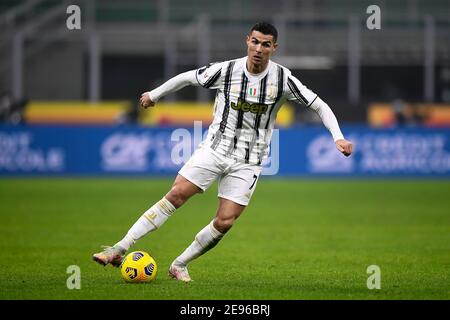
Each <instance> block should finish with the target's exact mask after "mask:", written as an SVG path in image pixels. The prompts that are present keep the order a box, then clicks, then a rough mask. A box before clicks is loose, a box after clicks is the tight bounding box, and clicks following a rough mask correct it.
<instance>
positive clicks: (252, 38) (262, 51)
mask: <svg viewBox="0 0 450 320" xmlns="http://www.w3.org/2000/svg"><path fill="white" fill-rule="evenodd" d="M277 46H278V44H276V43H275V42H274V41H273V36H272V35H270V34H264V33H261V32H259V31H255V30H253V31H252V33H251V34H249V35H248V36H247V56H248V59H249V62H250V63H251V64H253V65H254V66H256V67H260V66H265V65H267V63H268V61H269V59H270V57H271V56H272V53H273V52H274V51H275V50H276V48H277Z"/></svg>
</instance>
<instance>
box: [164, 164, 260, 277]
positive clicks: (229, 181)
mask: <svg viewBox="0 0 450 320" xmlns="http://www.w3.org/2000/svg"><path fill="white" fill-rule="evenodd" d="M260 172H261V167H260V166H255V165H249V164H237V165H235V166H234V167H233V168H232V169H231V171H230V172H228V173H227V174H225V175H224V176H222V177H221V178H220V180H219V208H218V210H217V213H216V217H215V218H214V220H213V221H212V222H211V223H209V224H208V225H207V226H206V227H204V228H203V229H202V230H201V231H200V232H199V233H198V234H197V235H196V237H195V239H194V241H193V242H192V243H191V245H190V246H189V247H188V248H186V250H185V251H184V252H183V253H182V254H181V255H180V256H178V257H177V258H176V259H175V260H174V262H173V263H172V265H171V266H170V268H169V275H170V276H171V277H173V278H175V279H178V280H182V281H190V280H191V278H190V276H189V273H188V270H187V264H188V263H189V262H191V261H192V260H194V259H196V258H198V257H199V256H201V255H202V254H204V253H206V252H207V251H209V250H210V249H212V248H214V247H215V246H216V245H217V243H218V242H219V241H220V239H222V237H223V236H224V234H225V233H226V232H228V230H230V229H231V227H232V226H233V224H234V222H235V221H236V219H237V218H239V216H240V215H241V214H242V212H243V211H244V209H245V207H246V206H247V205H248V203H249V201H250V198H251V196H252V195H253V191H254V190H255V188H256V182H257V179H258V177H259V174H260Z"/></svg>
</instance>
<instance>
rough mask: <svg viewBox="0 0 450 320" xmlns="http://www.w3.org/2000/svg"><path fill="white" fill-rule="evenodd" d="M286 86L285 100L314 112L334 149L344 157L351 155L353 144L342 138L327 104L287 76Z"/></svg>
mask: <svg viewBox="0 0 450 320" xmlns="http://www.w3.org/2000/svg"><path fill="white" fill-rule="evenodd" d="M287 86H288V89H289V90H288V96H287V99H288V100H296V101H297V102H299V103H300V104H303V105H306V106H307V107H308V108H310V109H312V110H314V111H315V112H316V113H317V114H318V115H319V117H320V119H322V122H323V124H324V125H325V127H326V128H327V129H328V131H330V133H331V135H332V136H333V140H334V143H335V144H336V148H337V149H338V150H339V151H340V152H341V153H342V154H343V155H345V156H346V157H348V156H349V155H351V154H352V152H353V144H352V143H351V142H350V141H348V140H346V139H345V138H344V135H343V134H342V132H341V129H340V128H339V124H338V121H337V119H336V116H335V115H334V113H333V111H332V110H331V108H330V107H329V106H328V104H326V103H325V101H323V100H322V99H321V98H320V97H319V96H318V95H317V94H315V93H314V92H312V91H311V90H310V89H308V88H307V87H306V86H305V85H303V84H302V83H301V82H300V80H298V79H297V78H295V77H294V76H292V75H288V78H287Z"/></svg>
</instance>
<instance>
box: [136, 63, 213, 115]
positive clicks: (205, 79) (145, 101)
mask: <svg viewBox="0 0 450 320" xmlns="http://www.w3.org/2000/svg"><path fill="white" fill-rule="evenodd" d="M221 75H222V63H216V64H210V65H209V66H205V67H203V68H200V69H196V70H191V71H187V72H184V73H181V74H179V75H177V76H175V77H173V78H171V79H169V80H168V81H166V82H165V83H164V84H162V85H161V86H159V87H158V88H156V89H154V90H152V91H147V92H144V93H143V94H142V95H141V99H140V104H141V106H142V107H144V108H148V107H153V106H154V105H155V103H156V102H158V100H159V99H161V98H162V97H164V96H166V95H168V94H169V93H172V92H176V91H178V90H180V89H182V88H184V87H186V86H189V85H192V86H202V87H204V88H208V89H217V88H218V87H219V86H220V83H221Z"/></svg>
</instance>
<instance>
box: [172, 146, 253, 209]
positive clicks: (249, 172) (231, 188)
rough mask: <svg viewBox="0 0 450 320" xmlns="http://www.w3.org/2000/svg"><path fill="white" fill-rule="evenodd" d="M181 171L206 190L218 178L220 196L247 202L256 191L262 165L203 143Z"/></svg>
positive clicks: (242, 203) (242, 202)
mask: <svg viewBox="0 0 450 320" xmlns="http://www.w3.org/2000/svg"><path fill="white" fill-rule="evenodd" d="M178 173H179V174H180V175H182V176H183V177H185V178H186V179H187V180H189V181H190V182H192V183H193V184H195V185H196V186H198V187H199V188H200V189H202V190H203V191H205V190H206V189H208V188H209V186H211V184H212V183H213V182H214V181H215V180H216V179H217V178H218V179H219V193H218V196H219V197H220V198H225V199H228V200H231V201H233V202H236V203H238V204H240V205H243V206H246V205H248V203H249V201H250V198H251V197H252V195H253V191H255V188H256V183H257V181H258V178H259V175H260V173H261V166H259V165H255V164H249V163H243V162H239V161H237V160H235V159H232V158H229V157H225V156H223V155H221V154H220V153H218V152H217V151H214V150H212V149H211V148H210V147H209V146H201V147H199V148H197V150H195V152H194V154H193V155H192V156H191V158H190V159H189V161H188V162H186V164H185V165H184V166H183V167H182V168H181V169H180V171H179V172H178Z"/></svg>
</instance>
